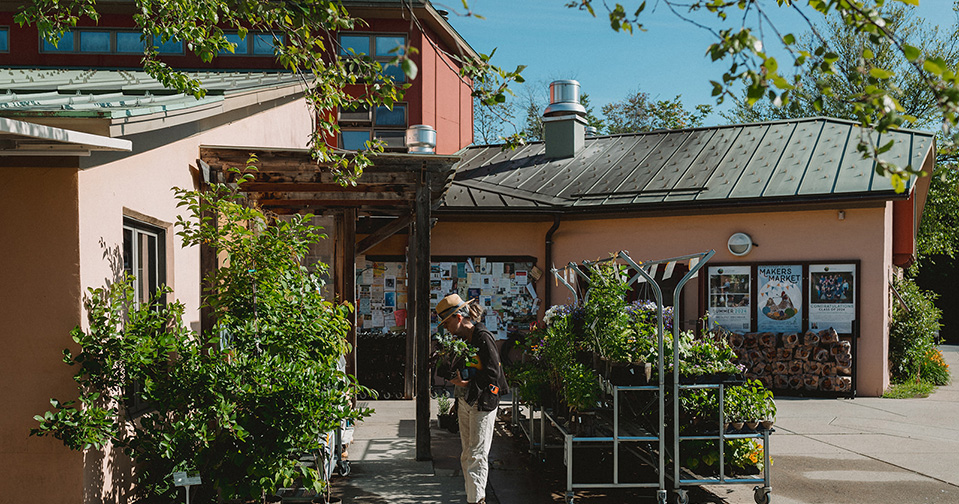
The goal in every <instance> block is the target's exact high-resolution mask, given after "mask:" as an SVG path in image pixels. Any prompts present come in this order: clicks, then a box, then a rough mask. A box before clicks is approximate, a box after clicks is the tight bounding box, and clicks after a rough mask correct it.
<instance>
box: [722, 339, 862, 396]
mask: <svg viewBox="0 0 959 504" xmlns="http://www.w3.org/2000/svg"><path fill="white" fill-rule="evenodd" d="M728 341H729V344H730V346H732V347H733V351H735V352H736V356H737V360H738V363H739V364H742V365H743V366H744V367H745V368H746V371H745V375H746V378H747V379H756V380H760V381H761V382H763V385H765V386H766V387H767V388H773V389H778V390H806V391H814V390H821V391H824V392H849V391H850V390H851V389H852V348H851V345H850V343H849V342H848V341H843V340H840V339H839V335H838V334H836V331H835V330H833V329H832V328H829V329H826V330H823V331H819V332H814V331H807V332H806V333H805V334H798V333H786V334H775V333H769V332H765V333H747V334H737V333H731V334H729V336H728Z"/></svg>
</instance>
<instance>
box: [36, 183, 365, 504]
mask: <svg viewBox="0 0 959 504" xmlns="http://www.w3.org/2000/svg"><path fill="white" fill-rule="evenodd" d="M177 195H178V198H179V200H180V205H181V206H185V207H187V208H188V210H189V211H190V214H191V216H192V217H191V218H190V219H183V218H181V219H180V221H179V222H178V223H177V226H178V227H179V231H178V234H179V235H180V236H181V237H182V238H183V242H184V246H194V245H201V244H204V245H209V246H212V247H213V248H214V249H215V251H216V252H217V254H219V255H220V256H221V257H225V263H224V265H223V266H222V267H220V268H219V269H217V270H216V271H214V272H212V273H211V274H210V275H208V277H207V278H206V279H205V282H206V283H205V285H208V286H209V288H208V289H206V290H205V291H204V293H203V301H204V303H205V304H206V305H208V306H209V307H210V308H211V309H212V311H213V312H214V314H215V316H216V319H217V321H216V324H215V326H214V327H213V329H212V331H209V332H207V333H205V334H196V333H194V332H192V331H190V330H189V329H187V328H186V327H185V326H184V324H183V315H184V306H183V304H182V303H180V302H177V301H174V302H171V303H163V302H162V301H160V300H161V299H162V296H163V295H164V294H166V293H167V292H169V289H162V290H161V293H160V295H158V296H157V297H156V298H154V299H153V301H152V302H150V303H148V304H141V305H137V304H136V302H135V301H134V296H133V288H132V283H131V281H132V279H131V278H127V279H125V280H124V281H121V282H118V283H115V284H112V285H110V286H108V287H105V288H99V289H91V290H90V295H89V299H88V300H87V302H86V308H87V312H88V319H89V329H88V330H83V329H82V328H80V327H77V328H76V329H74V330H73V331H72V333H71V334H72V336H73V340H74V341H75V342H76V343H77V345H79V348H80V351H79V353H73V352H71V351H70V350H65V351H64V362H66V363H67V364H69V365H71V366H75V367H76V373H75V375H74V380H75V381H76V383H77V392H78V394H79V397H78V399H77V400H75V401H58V400H56V399H54V400H51V404H52V406H53V407H54V409H53V410H52V411H48V412H47V413H45V414H44V415H42V416H37V417H36V418H37V420H38V421H39V426H38V427H37V428H36V429H34V430H33V431H32V434H34V435H40V436H45V435H51V436H54V437H56V438H57V439H60V440H62V441H63V442H64V444H65V445H66V446H68V447H69V448H71V449H75V450H83V449H87V448H91V447H96V448H102V447H103V446H105V445H106V444H107V443H112V445H113V446H114V447H116V448H119V449H122V450H123V451H124V452H125V453H127V454H128V455H129V456H131V457H132V459H133V460H134V462H135V463H136V466H137V470H136V475H137V478H138V485H137V487H136V488H137V491H138V492H139V493H141V494H142V495H141V497H144V498H147V499H148V500H153V499H156V500H157V501H158V502H171V501H173V500H174V499H175V491H174V490H175V488H174V487H173V486H172V483H173V482H172V477H171V474H172V473H173V472H175V471H191V472H192V471H198V472H199V473H200V474H201V476H202V478H203V481H204V485H202V486H200V487H199V489H198V491H199V495H198V496H197V499H198V501H199V502H210V501H213V500H216V499H217V498H219V499H231V498H240V499H249V498H257V497H259V496H260V495H261V494H262V492H264V491H266V492H273V491H274V490H275V489H276V488H278V487H280V486H290V484H292V483H293V481H294V480H297V479H298V480H300V482H301V484H303V485H304V486H308V487H309V486H313V487H314V488H317V489H321V488H322V487H323V484H324V481H323V478H322V477H321V475H320V474H319V473H318V472H317V470H316V469H315V468H307V467H304V466H302V465H300V464H298V463H297V462H298V461H297V458H298V457H299V455H300V454H303V453H316V452H317V450H318V449H319V446H320V445H319V443H320V439H321V436H323V435H324V434H325V433H326V432H328V431H330V430H332V429H334V428H336V427H337V426H339V424H340V422H341V421H342V420H345V419H359V418H362V417H363V416H365V415H368V414H369V412H370V411H369V410H367V409H360V410H354V409H352V407H351V397H352V396H353V395H354V393H355V392H356V390H357V388H358V385H357V384H356V381H355V379H354V378H353V377H351V376H348V375H346V374H345V373H344V372H343V371H341V370H340V368H341V366H340V365H339V363H340V360H341V358H342V357H343V356H344V355H345V354H346V353H347V351H348V350H349V345H348V343H347V341H346V334H347V332H348V330H349V319H348V318H347V314H348V312H349V311H350V310H351V309H352V308H351V307H350V306H349V305H347V304H339V305H337V304H333V303H331V302H330V301H327V300H324V299H323V297H322V296H321V294H320V287H321V284H322V281H321V280H320V276H319V273H320V272H321V271H322V270H323V268H324V266H323V265H322V264H317V265H313V268H307V267H306V266H304V265H303V264H302V261H303V259H304V257H305V255H306V253H307V252H308V250H309V246H310V244H311V243H313V242H314V241H316V240H317V239H320V238H321V237H322V235H321V233H320V230H319V229H318V228H315V227H313V226H311V225H309V223H308V217H294V218H293V219H292V220H291V221H288V222H271V220H270V219H269V218H268V217H267V216H266V215H264V214H263V213H262V212H260V211H259V210H256V209H254V208H250V207H247V206H245V205H243V204H242V203H241V202H240V201H238V200H237V198H236V195H235V192H234V190H232V189H230V188H228V187H226V186H223V185H219V186H216V187H214V188H213V190H212V191H211V192H208V193H200V192H196V191H184V190H178V191H177ZM212 215H218V216H219V217H220V218H219V222H218V225H217V223H216V222H215V221H214V218H213V217H212ZM137 402H138V403H143V404H147V405H148V408H147V409H146V411H145V412H144V413H142V414H139V415H138V416H136V417H134V416H133V415H132V414H131V413H132V410H131V408H130V406H131V405H132V404H134V403H137Z"/></svg>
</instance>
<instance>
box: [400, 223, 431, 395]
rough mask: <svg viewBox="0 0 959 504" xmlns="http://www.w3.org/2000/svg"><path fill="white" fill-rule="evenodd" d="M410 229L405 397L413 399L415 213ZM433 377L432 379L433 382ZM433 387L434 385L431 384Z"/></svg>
mask: <svg viewBox="0 0 959 504" xmlns="http://www.w3.org/2000/svg"><path fill="white" fill-rule="evenodd" d="M405 220H407V226H408V228H409V232H408V235H407V236H408V238H407V241H406V285H407V287H406V367H404V368H403V397H404V398H406V399H412V398H413V397H415V396H416V389H415V385H416V373H415V372H414V366H415V363H416V359H415V356H416V320H417V317H416V313H415V308H416V307H417V306H419V305H418V304H417V301H416V290H417V289H416V287H415V285H414V279H416V278H419V272H418V271H417V269H416V247H415V246H414V240H416V225H415V220H414V213H413V212H412V211H410V214H409V215H408V216H407V217H406V219H405ZM432 379H433V377H432V376H431V377H430V380H431V381H432ZM430 385H431V386H432V385H433V384H432V383H430Z"/></svg>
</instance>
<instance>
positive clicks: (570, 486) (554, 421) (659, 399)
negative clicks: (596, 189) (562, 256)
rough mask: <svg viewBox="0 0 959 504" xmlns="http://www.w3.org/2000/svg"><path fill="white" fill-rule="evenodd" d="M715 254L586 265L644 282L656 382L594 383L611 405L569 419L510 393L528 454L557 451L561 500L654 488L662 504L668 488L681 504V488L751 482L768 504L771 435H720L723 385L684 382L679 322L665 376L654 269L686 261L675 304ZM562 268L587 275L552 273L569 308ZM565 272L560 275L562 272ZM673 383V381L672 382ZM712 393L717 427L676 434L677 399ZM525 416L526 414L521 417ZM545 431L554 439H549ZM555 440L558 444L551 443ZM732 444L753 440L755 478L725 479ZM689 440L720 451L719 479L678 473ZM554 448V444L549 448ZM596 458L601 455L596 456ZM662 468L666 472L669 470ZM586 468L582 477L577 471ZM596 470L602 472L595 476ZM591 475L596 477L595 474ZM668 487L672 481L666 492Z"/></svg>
mask: <svg viewBox="0 0 959 504" xmlns="http://www.w3.org/2000/svg"><path fill="white" fill-rule="evenodd" d="M714 253H715V252H714V251H712V250H709V251H707V252H703V253H698V254H692V255H687V256H682V257H675V258H670V259H664V260H660V261H648V262H639V263H637V262H635V261H633V259H632V258H630V256H629V254H628V253H626V252H620V253H618V254H617V255H615V256H613V257H611V258H609V259H604V260H602V261H593V262H584V263H582V265H583V266H585V267H587V268H588V267H590V266H592V265H595V264H597V263H599V262H604V261H616V260H618V261H622V262H623V263H625V264H627V265H629V266H630V267H631V268H632V269H633V270H634V271H636V272H637V273H636V275H635V276H633V277H632V278H631V279H629V282H628V283H629V285H630V286H633V285H634V284H636V283H642V282H643V281H645V282H646V285H647V286H648V287H649V288H650V290H651V291H652V293H653V295H654V296H655V299H656V310H657V315H658V321H659V322H658V327H657V344H658V350H659V352H658V356H659V358H658V362H655V363H653V365H654V366H656V371H657V372H656V373H655V375H656V379H655V380H654V382H652V383H645V384H638V385H631V386H623V385H616V384H612V383H610V382H609V381H607V380H605V379H603V378H600V386H601V388H602V389H603V390H604V392H605V394H606V396H607V397H608V398H610V399H611V406H610V407H606V408H600V409H598V410H596V411H591V412H587V413H585V414H579V415H569V417H570V418H565V417H562V416H560V415H563V414H564V413H563V412H561V411H560V410H558V409H555V408H550V407H548V406H536V405H532V404H520V403H519V401H518V399H517V395H516V394H513V403H512V419H513V420H512V422H513V427H514V428H515V429H516V430H517V431H519V432H522V433H523V434H524V435H525V436H526V437H527V438H528V439H529V442H530V452H531V453H532V454H534V456H540V457H542V458H545V451H546V450H547V449H559V448H562V450H563V462H564V464H565V466H566V501H567V503H569V504H573V503H574V501H575V490H577V489H590V488H655V489H656V499H657V502H658V503H659V504H665V503H666V502H667V500H668V494H669V490H672V491H673V493H674V495H675V499H676V503H677V504H687V503H688V500H689V499H688V495H687V490H686V488H687V487H689V486H701V485H712V484H722V485H731V484H753V485H756V486H755V488H754V498H755V500H756V502H757V503H758V504H768V502H769V500H770V491H771V487H770V483H769V450H768V444H769V434H770V430H761V431H757V432H730V431H727V430H726V427H725V425H724V424H725V419H724V418H723V413H722V409H723V408H722V403H723V400H724V398H725V388H726V386H727V384H726V383H722V382H720V383H683V382H682V381H681V377H680V374H679V357H678V356H679V324H676V323H674V324H673V343H672V344H673V349H672V356H673V357H672V358H673V362H672V369H673V373H672V376H671V377H666V376H665V373H664V372H663V370H664V369H666V366H665V364H666V363H665V362H664V361H663V359H664V358H663V355H664V352H663V350H664V348H663V347H664V341H665V338H664V332H665V328H664V323H663V320H664V318H663V311H664V306H663V293H662V289H661V287H660V285H659V284H658V282H657V281H656V280H655V279H654V277H653V275H652V274H651V273H653V272H654V271H655V267H656V265H660V264H664V265H665V264H669V263H673V264H675V263H676V262H679V261H689V270H688V272H687V273H686V274H685V276H684V277H683V278H682V279H681V280H680V281H679V282H678V284H676V286H675V288H674V291H673V299H674V300H679V299H680V293H681V291H682V288H683V287H684V286H685V285H686V283H687V282H688V281H689V280H690V279H692V278H694V277H696V275H697V273H698V271H699V270H700V269H702V267H703V266H704V265H705V263H706V262H707V261H708V260H709V259H710V258H711V257H712V256H713V255H714ZM566 269H572V271H574V272H575V273H576V274H577V275H578V276H580V277H582V278H584V279H585V280H588V277H587V276H586V275H585V274H584V273H583V271H582V270H581V269H580V267H578V265H576V264H573V263H570V264H569V266H567V268H564V269H560V270H558V269H556V268H553V270H552V272H553V275H554V276H555V277H556V279H557V281H559V282H561V283H563V284H564V285H565V286H566V287H567V288H569V290H570V291H571V292H572V293H573V299H574V304H578V303H579V300H578V295H577V290H576V288H574V287H573V286H572V285H571V284H570V283H569V282H568V281H567V278H566V275H565V271H564V270H566ZM561 272H562V273H563V274H560V273H561ZM670 378H671V379H670ZM703 389H705V390H710V391H715V392H714V393H716V394H718V400H719V415H718V418H717V419H716V422H717V425H716V426H714V427H713V428H711V429H706V430H703V431H701V433H696V434H695V435H691V434H690V433H685V432H684V433H682V434H681V431H680V427H681V425H680V422H679V418H680V407H679V406H680V401H679V400H678V398H680V397H681V396H680V394H682V393H689V392H690V391H693V390H703ZM667 397H670V402H671V406H672V415H670V416H671V418H672V419H676V421H672V420H669V421H668V420H667V415H666V411H667ZM524 412H525V414H523V413H524ZM548 433H551V434H553V435H551V436H548V435H547V434H548ZM557 439H558V441H557ZM734 439H756V440H758V441H760V442H761V443H762V448H763V453H764V459H765V460H764V462H765V466H764V468H763V471H761V473H762V474H761V475H757V476H756V477H750V478H741V477H731V476H729V475H727V474H725V470H724V466H725V460H726V459H725V455H726V453H725V450H724V448H725V444H726V441H728V440H734ZM693 441H712V442H715V443H717V444H718V445H719V464H718V465H719V474H718V476H709V477H704V476H699V475H697V474H695V472H694V471H693V470H692V469H691V468H688V467H683V466H682V462H683V456H682V455H683V450H684V446H683V444H684V443H689V442H693ZM550 443H552V444H550ZM597 452H598V453H600V455H599V456H597V455H596V453H597ZM667 466H671V467H669V469H667ZM583 467H586V468H589V469H590V471H588V476H587V477H584V476H583V474H582V472H581V471H580V472H577V469H580V468H583ZM597 468H600V469H602V470H600V471H597ZM597 473H602V474H601V476H597ZM597 478H599V479H597ZM667 481H668V482H669V483H670V485H669V486H667Z"/></svg>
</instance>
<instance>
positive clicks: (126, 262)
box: [123, 228, 133, 275]
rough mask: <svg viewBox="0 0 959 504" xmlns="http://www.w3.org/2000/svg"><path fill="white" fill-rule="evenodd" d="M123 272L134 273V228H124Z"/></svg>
mask: <svg viewBox="0 0 959 504" xmlns="http://www.w3.org/2000/svg"><path fill="white" fill-rule="evenodd" d="M123 272H124V273H126V274H127V275H132V274H133V230H132V229H126V228H124V230H123Z"/></svg>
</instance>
